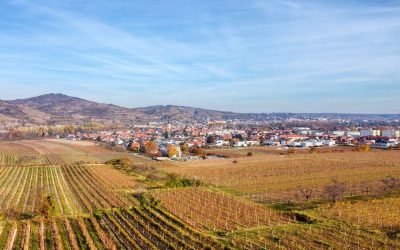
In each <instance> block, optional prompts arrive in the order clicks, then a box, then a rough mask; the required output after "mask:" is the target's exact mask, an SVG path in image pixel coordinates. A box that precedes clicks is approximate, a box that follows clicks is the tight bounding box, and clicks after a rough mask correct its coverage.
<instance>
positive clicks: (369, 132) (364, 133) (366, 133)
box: [360, 129, 381, 136]
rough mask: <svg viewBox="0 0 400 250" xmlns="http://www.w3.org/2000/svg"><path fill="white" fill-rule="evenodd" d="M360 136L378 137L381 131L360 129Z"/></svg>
mask: <svg viewBox="0 0 400 250" xmlns="http://www.w3.org/2000/svg"><path fill="white" fill-rule="evenodd" d="M360 135H361V136H380V135H381V131H380V130H377V129H362V130H360Z"/></svg>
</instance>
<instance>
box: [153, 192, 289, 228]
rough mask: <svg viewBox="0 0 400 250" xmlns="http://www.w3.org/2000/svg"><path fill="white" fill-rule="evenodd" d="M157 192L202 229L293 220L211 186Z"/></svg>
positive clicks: (165, 202) (245, 226) (168, 203)
mask: <svg viewBox="0 0 400 250" xmlns="http://www.w3.org/2000/svg"><path fill="white" fill-rule="evenodd" d="M153 195H154V196H155V197H156V198H157V199H159V200H161V204H162V205H163V206H164V207H165V208H167V209H168V210H169V211H171V212H172V213H174V214H175V215H176V216H178V217H179V218H181V219H183V220H184V221H186V222H187V223H188V224H189V225H191V226H193V227H195V228H199V229H206V230H213V231H216V230H227V231H231V230H237V229H240V228H252V227H260V226H272V225H277V224H279V223H287V222H289V220H288V219H287V218H285V217H283V216H281V215H280V214H279V213H277V212H275V211H272V210H271V209H268V208H264V207H262V206H259V205H257V204H255V203H253V202H251V201H248V200H243V199H240V198H238V197H234V196H232V195H227V194H225V193H222V192H218V191H214V190H211V189H207V188H201V187H200V188H177V189H170V190H163V191H157V192H153Z"/></svg>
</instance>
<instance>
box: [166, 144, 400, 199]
mask: <svg viewBox="0 0 400 250" xmlns="http://www.w3.org/2000/svg"><path fill="white" fill-rule="evenodd" d="M237 162H238V163H236V164H233V159H213V160H206V161H196V162H181V163H179V164H177V165H176V166H169V167H165V168H164V169H165V170H166V171H168V172H175V173H178V174H181V175H183V176H186V177H189V178H197V179H199V180H201V181H203V182H206V183H210V184H214V185H218V186H222V187H226V188H229V189H231V190H233V191H236V192H238V193H240V194H242V195H249V196H251V197H252V198H254V199H261V200H275V199H276V200H279V199H281V198H282V199H301V197H300V196H299V195H300V194H299V190H300V189H303V188H310V189H313V191H314V192H313V193H314V194H313V196H318V195H321V194H322V191H323V188H324V186H325V185H327V184H329V183H330V182H331V181H332V179H337V180H339V181H341V182H344V183H345V184H346V185H347V193H353V194H355V193H357V192H362V187H363V185H364V184H367V185H370V186H371V189H376V190H379V189H381V188H382V186H381V185H380V180H381V179H382V178H384V177H386V176H388V175H392V176H396V177H400V152H399V151H374V152H366V153H365V152H364V153H361V152H343V153H329V154H328V153H327V154H295V155H273V154H261V155H254V156H253V157H246V158H238V159H237Z"/></svg>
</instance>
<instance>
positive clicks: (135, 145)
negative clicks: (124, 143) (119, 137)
mask: <svg viewBox="0 0 400 250" xmlns="http://www.w3.org/2000/svg"><path fill="white" fill-rule="evenodd" d="M129 149H130V150H131V151H133V152H139V151H140V144H139V143H137V142H132V144H131V145H130V147H129Z"/></svg>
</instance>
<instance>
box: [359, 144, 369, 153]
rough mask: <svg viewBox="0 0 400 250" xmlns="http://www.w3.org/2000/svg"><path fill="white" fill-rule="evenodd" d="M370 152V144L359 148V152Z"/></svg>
mask: <svg viewBox="0 0 400 250" xmlns="http://www.w3.org/2000/svg"><path fill="white" fill-rule="evenodd" d="M369 150H370V146H369V145H368V144H363V145H360V146H358V148H357V151H359V152H368V151H369Z"/></svg>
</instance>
